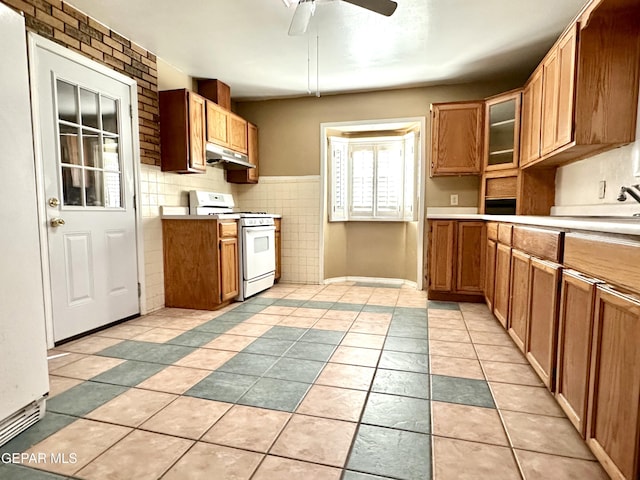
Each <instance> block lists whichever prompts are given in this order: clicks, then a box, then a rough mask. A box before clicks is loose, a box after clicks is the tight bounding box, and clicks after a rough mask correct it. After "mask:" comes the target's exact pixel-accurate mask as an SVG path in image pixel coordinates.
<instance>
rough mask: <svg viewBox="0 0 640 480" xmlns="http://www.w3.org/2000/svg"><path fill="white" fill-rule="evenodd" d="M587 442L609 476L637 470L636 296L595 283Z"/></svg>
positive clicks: (639, 305) (639, 365)
mask: <svg viewBox="0 0 640 480" xmlns="http://www.w3.org/2000/svg"><path fill="white" fill-rule="evenodd" d="M596 290H597V291H596V300H595V323H594V332H593V355H592V359H591V378H590V388H589V419H588V423H587V435H586V438H587V444H588V445H589V447H590V448H591V450H592V451H593V453H594V455H595V456H596V457H597V458H598V460H600V462H601V463H602V465H603V467H604V468H605V470H606V471H607V473H608V474H609V475H610V476H611V478H612V479H614V480H622V479H624V480H632V479H637V478H638V476H639V475H640V469H639V464H638V459H639V455H640V442H639V439H640V347H639V346H640V299H639V298H637V297H633V296H630V295H625V294H622V293H620V292H618V291H616V290H614V289H612V288H609V287H605V286H598V287H597V289H596Z"/></svg>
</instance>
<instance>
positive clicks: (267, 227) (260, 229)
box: [242, 225, 276, 232]
mask: <svg viewBox="0 0 640 480" xmlns="http://www.w3.org/2000/svg"><path fill="white" fill-rule="evenodd" d="M242 228H243V229H245V230H250V231H251V232H268V231H274V232H275V231H276V226H275V225H265V226H263V227H253V226H251V227H247V226H245V227H242Z"/></svg>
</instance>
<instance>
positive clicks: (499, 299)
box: [493, 243, 511, 328]
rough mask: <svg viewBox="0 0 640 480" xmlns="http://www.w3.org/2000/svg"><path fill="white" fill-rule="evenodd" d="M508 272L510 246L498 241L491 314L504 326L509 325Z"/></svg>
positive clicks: (509, 268)
mask: <svg viewBox="0 0 640 480" xmlns="http://www.w3.org/2000/svg"><path fill="white" fill-rule="evenodd" d="M510 272H511V247H510V246H509V245H503V244H502V243H498V247H497V250H496V281H495V292H494V297H493V314H494V315H495V316H496V318H497V319H498V320H499V321H500V323H501V324H502V326H503V327H504V328H508V327H509V300H510V298H509V297H510V291H511V285H510V279H511V275H510Z"/></svg>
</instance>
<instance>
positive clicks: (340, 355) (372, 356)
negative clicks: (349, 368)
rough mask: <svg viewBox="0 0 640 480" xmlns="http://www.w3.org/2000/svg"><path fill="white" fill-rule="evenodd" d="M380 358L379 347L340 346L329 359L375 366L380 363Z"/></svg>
mask: <svg viewBox="0 0 640 480" xmlns="http://www.w3.org/2000/svg"><path fill="white" fill-rule="evenodd" d="M378 358H380V350H377V349H373V348H359V347H346V346H339V347H338V348H336V350H335V352H334V353H333V355H332V356H331V358H330V359H329V361H330V362H333V363H344V364H347V365H360V366H362V367H375V366H376V365H377V364H378Z"/></svg>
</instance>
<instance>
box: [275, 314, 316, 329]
mask: <svg viewBox="0 0 640 480" xmlns="http://www.w3.org/2000/svg"><path fill="white" fill-rule="evenodd" d="M317 321H318V319H317V318H314V317H293V316H292V317H285V319H284V320H282V321H281V322H280V323H279V324H278V325H280V326H285V327H297V328H311V327H313V326H314V325H315V324H316V323H317Z"/></svg>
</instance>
